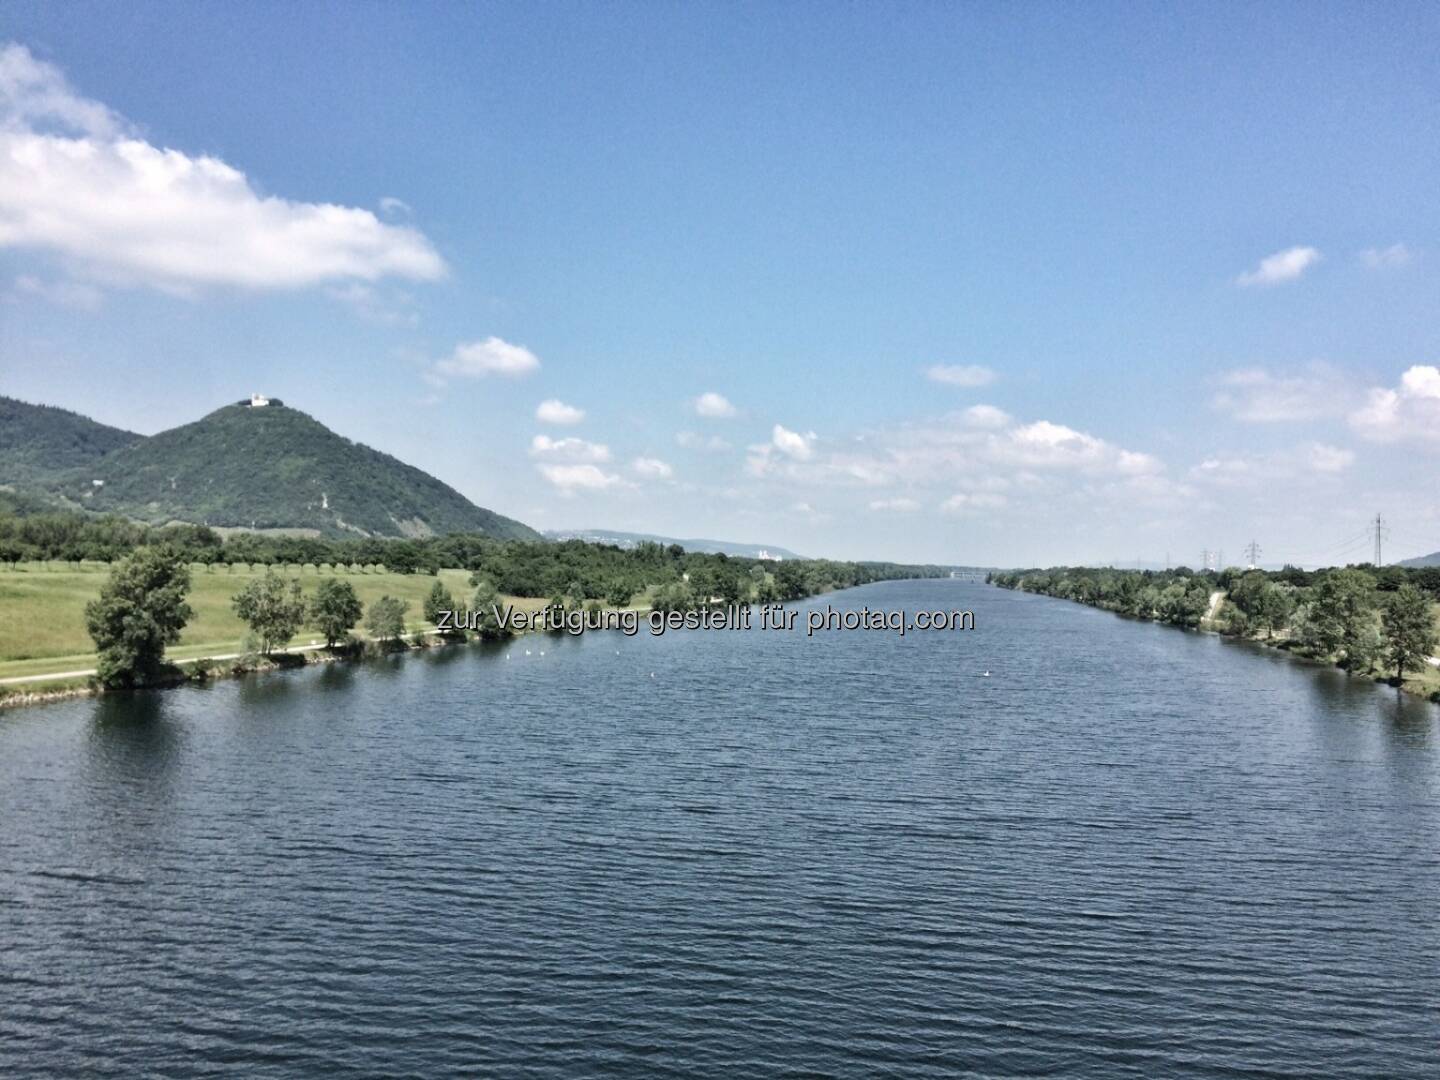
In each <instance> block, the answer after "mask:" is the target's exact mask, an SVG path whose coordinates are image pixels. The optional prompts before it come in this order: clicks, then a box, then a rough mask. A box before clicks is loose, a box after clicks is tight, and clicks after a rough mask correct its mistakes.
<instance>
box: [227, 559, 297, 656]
mask: <svg viewBox="0 0 1440 1080" xmlns="http://www.w3.org/2000/svg"><path fill="white" fill-rule="evenodd" d="M232 606H233V607H234V608H235V614H237V615H239V616H240V618H242V619H244V620H245V622H246V623H247V624H248V625H249V627H250V632H251V633H252V634H254V635H255V640H256V644H257V645H258V647H259V649H260V652H261V653H262V654H263V655H265V656H269V655H270V654H271V653H272V652H274V651H275V650H276V649H277V648H284V647H285V645H286V644H287V643H288V642H289V641H290V639H291V638H292V637H294V636H295V634H296V632H297V631H298V630H299V629H300V626H301V624H302V623H304V621H305V610H306V605H305V597H304V595H303V594H302V593H301V592H300V582H298V581H286V580H285V578H283V577H281V576H280V575H279V574H277V573H275V572H274V571H273V570H272V571H266V573H265V576H264V577H261V578H256V579H255V580H253V581H251V582H250V583H249V584H248V585H246V586H245V587H244V588H243V589H241V590H240V591H239V592H238V593H236V594H235V598H234V600H233V601H232Z"/></svg>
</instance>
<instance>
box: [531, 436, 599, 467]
mask: <svg viewBox="0 0 1440 1080" xmlns="http://www.w3.org/2000/svg"><path fill="white" fill-rule="evenodd" d="M530 455H531V457H538V458H549V459H552V460H559V461H572V462H574V461H588V462H602V461H609V460H610V448H609V447H608V446H606V445H605V444H604V443H596V442H589V441H587V440H585V439H577V438H575V437H574V436H571V437H569V438H565V439H552V438H551V437H550V436H549V435H536V436H535V438H533V439H531V440H530Z"/></svg>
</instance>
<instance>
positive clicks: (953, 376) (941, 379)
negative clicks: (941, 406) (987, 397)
mask: <svg viewBox="0 0 1440 1080" xmlns="http://www.w3.org/2000/svg"><path fill="white" fill-rule="evenodd" d="M925 377H926V378H927V379H929V380H930V381H931V382H937V383H944V384H945V385H947V386H967V387H974V386H989V385H990V384H991V383H992V382H994V381H995V377H996V376H995V372H993V371H991V370H990V369H989V368H988V367H982V366H980V365H979V364H932V365H931V366H930V367H928V368H926V369H925Z"/></svg>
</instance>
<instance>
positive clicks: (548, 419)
mask: <svg viewBox="0 0 1440 1080" xmlns="http://www.w3.org/2000/svg"><path fill="white" fill-rule="evenodd" d="M535 419H536V420H539V421H540V422H541V423H542V424H560V425H562V426H565V425H570V424H578V423H580V421H581V420H584V419H585V410H584V409H577V408H576V407H575V406H574V405H566V404H565V402H563V401H561V400H560V399H559V398H547V399H546V400H544V401H542V402H541V403H540V404H539V405H537V406H536V407H535Z"/></svg>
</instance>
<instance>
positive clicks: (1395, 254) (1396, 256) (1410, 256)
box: [1360, 244, 1415, 270]
mask: <svg viewBox="0 0 1440 1080" xmlns="http://www.w3.org/2000/svg"><path fill="white" fill-rule="evenodd" d="M1414 258H1415V254H1414V252H1412V251H1411V250H1410V249H1409V248H1407V247H1406V246H1405V245H1404V244H1391V245H1390V246H1389V247H1387V248H1366V249H1365V250H1364V251H1362V252H1360V261H1361V262H1362V263H1364V264H1365V266H1367V267H1369V268H1370V269H1371V270H1384V269H1387V268H1389V267H1396V266H1405V265H1407V264H1408V263H1410V262H1411V261H1413V260H1414Z"/></svg>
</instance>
